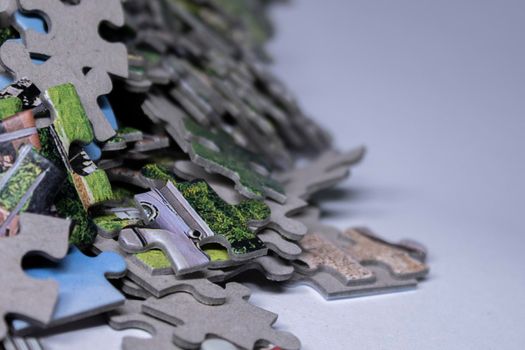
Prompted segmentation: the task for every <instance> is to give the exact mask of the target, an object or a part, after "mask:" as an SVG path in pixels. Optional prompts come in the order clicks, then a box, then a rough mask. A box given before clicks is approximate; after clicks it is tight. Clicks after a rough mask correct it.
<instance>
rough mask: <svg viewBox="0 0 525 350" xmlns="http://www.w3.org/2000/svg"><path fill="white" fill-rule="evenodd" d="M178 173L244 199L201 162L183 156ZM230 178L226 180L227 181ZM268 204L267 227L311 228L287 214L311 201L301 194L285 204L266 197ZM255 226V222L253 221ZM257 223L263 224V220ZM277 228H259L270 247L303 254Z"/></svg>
mask: <svg viewBox="0 0 525 350" xmlns="http://www.w3.org/2000/svg"><path fill="white" fill-rule="evenodd" d="M172 168H173V171H174V172H175V174H177V175H178V176H180V177H181V178H183V179H186V180H195V179H204V180H205V181H206V182H207V183H208V185H209V186H210V187H211V188H212V189H213V190H214V191H215V192H216V193H217V194H218V195H219V196H220V197H221V199H222V200H224V201H225V202H227V203H228V204H231V205H237V204H239V203H241V202H242V201H243V199H244V197H242V196H241V195H240V194H239V193H238V192H237V191H235V190H234V189H233V186H232V184H231V182H229V181H228V180H227V179H226V178H224V177H223V176H221V175H217V174H209V173H207V172H205V171H204V169H202V168H201V167H200V166H198V165H196V164H193V163H191V162H189V161H185V160H180V161H176V162H175V163H174V164H173V167H172ZM225 180H226V181H225ZM265 204H266V205H267V206H268V207H269V208H270V212H271V214H270V219H269V221H268V223H267V224H265V225H264V227H268V228H274V229H275V230H276V231H277V232H278V233H279V234H281V235H283V236H285V237H289V236H292V237H293V238H295V239H297V238H301V237H302V236H303V235H304V234H306V232H307V227H306V226H305V225H304V224H303V223H302V222H300V221H299V220H295V219H293V218H289V217H287V215H290V214H292V213H295V212H297V211H299V210H300V209H301V208H303V207H306V206H307V205H308V204H307V203H306V202H305V201H304V200H302V199H298V198H290V197H288V198H287V199H286V203H285V204H279V203H277V202H275V201H272V200H266V201H265ZM251 226H254V225H251ZM256 226H262V225H261V224H259V225H256ZM279 234H277V233H276V232H275V231H274V230H271V229H264V230H262V231H259V232H257V237H259V238H260V239H261V240H262V241H263V242H264V243H265V244H266V243H269V245H268V248H269V249H270V250H273V251H274V252H275V253H277V254H278V255H279V256H281V257H283V258H285V259H294V258H296V257H297V256H298V254H300V252H301V248H300V247H299V246H297V245H296V244H294V243H292V242H289V241H287V240H286V239H283V238H282V237H281V236H280V235H279Z"/></svg>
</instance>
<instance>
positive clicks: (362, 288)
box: [289, 266, 417, 300]
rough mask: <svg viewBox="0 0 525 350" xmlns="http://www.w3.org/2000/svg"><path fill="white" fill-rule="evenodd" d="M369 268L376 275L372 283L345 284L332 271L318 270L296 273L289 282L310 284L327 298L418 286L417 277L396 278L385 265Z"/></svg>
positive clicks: (386, 291) (363, 294) (371, 293)
mask: <svg viewBox="0 0 525 350" xmlns="http://www.w3.org/2000/svg"><path fill="white" fill-rule="evenodd" d="M368 270H369V271H370V272H371V273H372V274H373V275H374V279H373V281H372V282H370V283H364V284H359V283H358V284H345V283H342V282H341V280H340V279H338V278H337V277H335V276H334V275H333V274H332V273H330V272H325V271H317V272H315V273H313V274H312V275H303V274H301V273H295V274H294V275H293V277H292V279H291V280H290V282H289V284H290V285H298V284H305V285H308V286H310V287H312V288H313V289H315V290H316V291H317V292H318V293H319V294H321V295H322V296H323V297H324V298H325V299H327V300H333V299H342V298H351V297H360V296H365V295H374V294H381V293H391V292H396V291H405V290H410V289H414V288H416V286H417V280H416V279H415V278H408V279H397V278H394V277H392V275H391V274H390V272H389V271H388V270H387V269H386V268H384V267H380V266H369V267H368Z"/></svg>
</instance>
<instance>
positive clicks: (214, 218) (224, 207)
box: [143, 165, 270, 254]
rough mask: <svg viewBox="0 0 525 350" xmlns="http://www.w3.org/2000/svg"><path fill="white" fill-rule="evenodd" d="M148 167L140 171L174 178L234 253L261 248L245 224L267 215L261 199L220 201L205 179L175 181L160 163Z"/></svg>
mask: <svg viewBox="0 0 525 350" xmlns="http://www.w3.org/2000/svg"><path fill="white" fill-rule="evenodd" d="M149 169H150V170H151V169H154V170H155V171H150V172H146V173H144V171H143V175H145V176H146V174H148V175H153V176H150V178H152V179H166V180H170V181H173V182H174V184H175V186H176V187H177V189H178V190H179V191H180V192H181V193H182V195H183V196H184V198H185V199H186V200H187V201H188V203H190V205H191V206H192V207H193V209H195V211H196V212H197V214H199V215H200V216H201V217H202V219H203V220H204V221H205V222H206V223H207V224H208V226H209V227H210V229H211V230H212V231H213V232H214V233H215V234H217V235H221V236H223V237H224V238H225V239H226V240H227V241H228V242H229V243H230V245H231V248H232V252H233V253H234V254H245V253H248V252H252V251H255V250H258V249H262V248H264V243H263V242H262V241H261V240H260V239H259V238H257V235H256V233H254V232H253V231H252V230H250V228H249V227H248V225H249V223H250V222H262V221H265V220H267V219H268V218H269V217H270V208H269V207H268V206H267V205H266V204H265V203H264V202H262V201H259V200H253V199H249V200H245V201H243V202H241V203H240V204H238V205H231V204H228V203H226V202H225V201H223V200H222V198H221V197H220V196H219V195H218V194H217V193H216V192H215V191H214V190H213V189H212V188H211V187H210V186H209V185H208V184H207V183H206V181H204V180H197V181H191V182H176V180H175V178H174V177H173V176H172V175H171V174H170V173H169V172H168V171H166V170H165V169H163V168H162V167H159V166H156V165H151V166H150V167H149Z"/></svg>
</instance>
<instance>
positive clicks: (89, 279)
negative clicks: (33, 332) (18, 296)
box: [13, 246, 126, 331]
mask: <svg viewBox="0 0 525 350" xmlns="http://www.w3.org/2000/svg"><path fill="white" fill-rule="evenodd" d="M25 271H26V273H27V274H28V275H29V276H31V277H33V278H37V279H43V280H45V279H51V280H55V281H57V282H58V285H59V298H58V303H57V305H56V307H55V311H54V312H53V318H52V319H51V322H50V323H49V326H56V325H59V324H65V323H68V322H72V321H75V320H78V319H82V318H85V317H89V316H93V315H96V314H99V313H103V312H106V311H109V310H111V309H114V308H115V307H117V306H119V305H121V304H123V303H124V300H125V298H124V296H123V295H122V294H120V293H119V292H118V291H117V290H116V289H115V288H114V287H113V286H112V285H111V284H110V283H109V282H108V281H107V280H106V278H115V277H120V276H122V275H124V274H125V271H126V263H125V262H124V260H123V259H122V258H121V257H120V256H119V255H118V254H115V253H111V252H107V253H102V254H100V255H99V256H97V257H95V258H91V257H88V256H86V255H84V254H83V253H82V252H80V250H78V248H76V247H74V246H72V247H71V248H70V249H69V253H68V254H67V256H66V257H65V258H64V259H63V260H61V261H60V262H59V263H56V264H50V265H49V266H46V267H35V268H29V269H27V270H25ZM13 327H14V329H15V330H17V331H22V330H27V329H28V327H29V325H28V324H27V323H26V322H23V321H15V322H13Z"/></svg>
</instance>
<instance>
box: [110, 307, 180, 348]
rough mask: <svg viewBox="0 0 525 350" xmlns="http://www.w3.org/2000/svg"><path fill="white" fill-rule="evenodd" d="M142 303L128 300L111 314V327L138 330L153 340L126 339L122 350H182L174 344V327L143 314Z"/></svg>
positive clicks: (123, 341)
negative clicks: (146, 333) (148, 334)
mask: <svg viewBox="0 0 525 350" xmlns="http://www.w3.org/2000/svg"><path fill="white" fill-rule="evenodd" d="M142 303H143V302H142V301H139V300H127V301H126V304H125V305H123V306H121V307H119V308H118V309H116V310H114V311H113V312H112V313H111V314H110V317H109V325H110V326H111V327H113V328H114V329H117V330H122V329H128V328H138V329H142V330H144V331H146V332H148V333H150V334H151V338H137V337H129V336H128V337H125V338H124V339H123V340H122V350H152V349H166V350H181V348H179V347H178V346H176V345H175V344H174V343H173V329H174V328H173V326H172V325H169V324H167V323H165V322H163V321H159V320H157V319H156V318H153V317H151V316H148V315H145V314H144V313H142Z"/></svg>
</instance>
